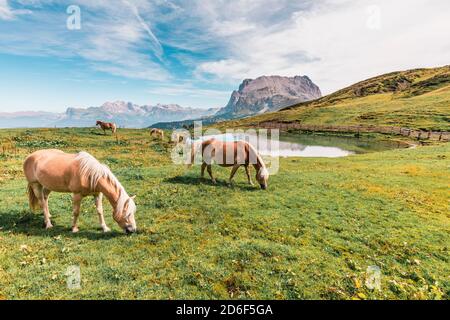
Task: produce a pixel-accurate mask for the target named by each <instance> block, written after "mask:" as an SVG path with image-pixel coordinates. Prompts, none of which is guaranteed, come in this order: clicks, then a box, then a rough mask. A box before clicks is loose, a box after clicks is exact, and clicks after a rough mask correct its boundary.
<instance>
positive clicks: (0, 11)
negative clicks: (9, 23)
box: [0, 0, 31, 20]
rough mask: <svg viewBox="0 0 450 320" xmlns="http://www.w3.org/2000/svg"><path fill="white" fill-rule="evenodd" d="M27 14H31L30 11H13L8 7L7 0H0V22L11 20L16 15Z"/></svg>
mask: <svg viewBox="0 0 450 320" xmlns="http://www.w3.org/2000/svg"><path fill="white" fill-rule="evenodd" d="M29 13H31V11H30V10H21V9H17V10H13V9H12V8H11V7H10V5H9V3H8V0H0V20H13V19H14V18H16V16H18V15H21V14H29Z"/></svg>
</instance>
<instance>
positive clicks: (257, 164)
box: [191, 139, 269, 190]
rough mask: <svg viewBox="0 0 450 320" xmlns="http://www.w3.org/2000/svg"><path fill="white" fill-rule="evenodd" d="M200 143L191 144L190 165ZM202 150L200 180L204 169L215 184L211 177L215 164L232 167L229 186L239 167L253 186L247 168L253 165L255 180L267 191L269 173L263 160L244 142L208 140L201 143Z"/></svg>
mask: <svg viewBox="0 0 450 320" xmlns="http://www.w3.org/2000/svg"><path fill="white" fill-rule="evenodd" d="M199 144H200V143H193V144H192V150H191V151H192V152H191V165H192V164H193V163H194V158H195V153H196V152H197V151H196V148H198V145H199ZM201 150H202V171H201V172H202V178H203V177H204V175H205V169H207V170H208V174H209V176H210V177H211V180H212V182H213V183H214V184H215V183H216V179H215V178H214V177H213V174H212V169H211V164H212V162H213V161H214V162H216V163H217V164H218V165H220V166H222V167H233V169H232V170H231V175H230V179H229V184H231V183H232V180H233V177H234V175H235V174H236V171H237V170H238V169H239V168H240V167H241V166H244V167H245V173H246V174H247V179H248V183H249V184H251V185H253V182H252V179H251V177H250V172H249V166H250V165H253V167H254V168H255V170H256V180H257V181H258V183H259V185H260V186H261V188H262V189H264V190H265V189H267V185H268V180H269V171H268V170H267V168H266V165H265V164H264V161H263V159H262V158H261V156H260V155H259V154H258V152H257V151H256V150H255V148H254V147H253V146H252V145H251V144H249V143H247V142H245V141H231V142H224V141H219V140H216V139H209V140H206V141H203V142H201Z"/></svg>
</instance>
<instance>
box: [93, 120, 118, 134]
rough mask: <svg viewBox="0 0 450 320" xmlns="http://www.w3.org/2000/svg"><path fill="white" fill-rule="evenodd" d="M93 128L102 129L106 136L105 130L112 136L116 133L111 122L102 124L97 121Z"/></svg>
mask: <svg viewBox="0 0 450 320" xmlns="http://www.w3.org/2000/svg"><path fill="white" fill-rule="evenodd" d="M95 126H100V128H102V129H103V133H104V134H106V130H111V132H112V133H113V134H114V133H116V131H117V126H116V124H115V123H112V122H103V121H100V120H97V122H96V123H95Z"/></svg>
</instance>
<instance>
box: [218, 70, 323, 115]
mask: <svg viewBox="0 0 450 320" xmlns="http://www.w3.org/2000/svg"><path fill="white" fill-rule="evenodd" d="M321 96H322V94H321V92H320V89H319V87H318V86H317V85H315V84H314V83H313V82H312V81H311V79H309V78H308V77H307V76H295V77H282V76H262V77H259V78H256V79H245V80H244V81H242V83H241V84H240V85H239V89H238V90H237V91H233V93H232V94H231V97H230V100H229V102H228V104H227V105H226V106H225V107H224V108H222V109H220V110H219V112H218V113H217V115H223V116H227V117H239V116H247V115H252V114H258V113H263V112H267V111H276V110H279V109H281V108H283V107H286V106H289V105H290V104H295V103H299V102H304V101H309V100H314V99H318V98H320V97H321Z"/></svg>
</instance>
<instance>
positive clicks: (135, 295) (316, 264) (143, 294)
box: [0, 129, 450, 299]
mask: <svg viewBox="0 0 450 320" xmlns="http://www.w3.org/2000/svg"><path fill="white" fill-rule="evenodd" d="M0 147H1V148H2V149H0V298H1V299H229V298H232V299H449V296H450V278H449V275H450V263H449V244H450V219H449V202H448V201H449V181H450V179H449V178H450V171H449V165H450V162H449V159H450V145H449V144H436V145H432V146H422V147H417V148H415V149H397V150H391V151H384V152H376V153H369V154H360V155H352V156H349V157H346V158H340V159H314V158H286V159H281V160H280V161H281V162H280V171H279V173H278V174H277V175H274V176H272V177H271V179H270V181H269V189H268V190H267V191H263V190H260V189H259V188H258V187H256V186H255V187H251V186H249V185H247V184H246V177H245V171H244V170H243V169H240V170H239V171H238V174H237V176H236V181H235V185H234V186H232V187H229V186H227V184H226V179H227V178H228V175H229V170H230V169H222V168H218V167H216V166H215V167H214V169H213V170H214V172H215V173H216V175H217V177H218V185H212V184H211V183H210V182H209V180H205V181H202V180H201V179H200V168H199V167H198V166H195V167H193V168H191V169H188V168H186V167H185V166H177V165H174V164H173V163H172V162H171V159H170V150H171V145H170V144H169V143H168V142H160V141H157V140H154V139H152V138H150V135H149V132H148V130H119V140H118V141H116V139H115V138H114V137H112V136H111V135H106V136H104V135H102V134H100V132H99V131H98V130H96V129H32V130H26V129H17V130H0ZM42 148H58V149H62V150H64V151H68V152H77V151H81V150H85V151H87V152H89V153H91V154H92V155H94V156H95V157H97V158H98V159H99V160H100V161H101V162H103V163H105V164H107V165H108V166H109V167H110V168H111V169H112V171H113V172H114V173H115V175H116V176H117V177H118V179H119V180H120V181H121V182H122V184H123V185H124V187H125V189H126V190H127V191H128V193H129V194H130V195H132V194H136V195H137V198H136V203H137V206H138V211H137V214H136V221H137V225H138V229H139V232H138V233H137V234H134V235H131V236H127V235H125V234H124V233H123V232H122V231H121V230H120V228H119V227H118V225H117V224H116V223H115V222H114V221H113V219H112V216H111V209H110V206H109V204H108V203H107V201H106V200H105V202H104V205H105V217H106V221H107V223H108V225H109V226H110V227H111V228H112V232H111V233H108V234H103V233H102V232H101V229H100V227H99V225H98V221H97V215H96V212H95V207H94V203H93V199H90V198H86V199H84V200H83V204H82V213H81V215H80V220H79V221H80V223H79V226H80V232H79V233H77V234H72V233H71V231H70V224H71V196H70V195H69V194H57V193H52V194H51V195H50V201H49V204H50V211H51V213H52V216H53V217H52V221H53V224H54V228H53V229H52V230H49V231H47V230H45V229H44V228H43V216H42V213H32V212H30V210H29V208H28V200H27V196H26V180H25V178H24V177H23V174H22V162H23V160H24V159H25V157H26V156H27V154H29V153H31V152H32V151H34V150H37V149H42ZM254 173H255V172H254V170H253V168H252V175H254ZM73 265H75V266H79V267H80V270H81V289H79V290H70V289H68V288H67V285H66V280H67V275H66V272H67V268H68V267H70V266H73ZM369 266H378V267H379V268H380V270H381V288H380V290H377V289H375V290H371V289H369V288H367V287H366V285H365V281H366V278H367V275H366V270H367V268H368V267H369Z"/></svg>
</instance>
